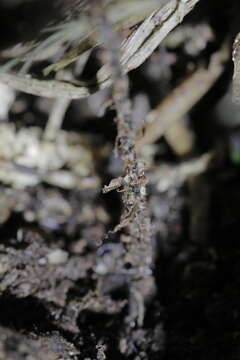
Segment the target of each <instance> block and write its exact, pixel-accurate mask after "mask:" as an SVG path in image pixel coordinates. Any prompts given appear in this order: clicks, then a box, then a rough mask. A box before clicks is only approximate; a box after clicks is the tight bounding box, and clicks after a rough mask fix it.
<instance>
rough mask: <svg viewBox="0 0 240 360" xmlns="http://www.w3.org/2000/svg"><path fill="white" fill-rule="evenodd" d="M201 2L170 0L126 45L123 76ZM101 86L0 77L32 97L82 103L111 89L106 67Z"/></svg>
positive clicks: (19, 76)
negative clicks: (93, 86) (87, 98)
mask: <svg viewBox="0 0 240 360" xmlns="http://www.w3.org/2000/svg"><path fill="white" fill-rule="evenodd" d="M199 1H200V0H169V1H168V3H167V4H166V5H164V6H163V4H165V1H164V2H161V7H160V8H159V10H158V11H155V12H154V13H153V14H152V15H150V17H149V18H147V19H146V20H145V21H144V23H143V24H142V25H140V27H139V28H138V29H137V30H136V31H135V32H134V33H133V35H132V36H130V38H129V39H128V40H127V41H126V42H125V43H124V44H123V47H122V56H121V62H122V65H123V71H124V73H127V72H128V71H130V70H133V69H135V68H136V67H138V66H139V65H141V64H142V63H143V62H144V61H145V60H146V59H147V58H148V57H149V56H150V55H151V54H152V52H153V51H154V50H155V49H156V47H157V46H158V45H159V44H160V43H161V41H162V40H163V39H164V38H165V37H166V36H167V35H168V33H169V32H170V31H171V30H172V29H173V28H174V27H176V26H177V25H178V24H179V23H180V22H181V21H182V20H183V18H184V16H185V15H187V14H188V13H189V12H190V11H191V10H192V9H193V7H194V6H195V5H196V4H197V3H198V2H199ZM97 79H98V84H97V86H96V87H95V89H93V88H92V89H89V87H88V85H87V84H76V85H75V84H74V83H71V82H68V83H67V82H63V81H58V80H50V81H49V80H38V79H33V78H31V77H30V76H23V75H15V74H9V73H0V81H1V82H3V83H5V84H7V85H9V86H11V87H13V88H15V89H17V90H20V91H24V92H26V93H29V94H33V95H37V96H43V97H50V98H56V97H66V98H69V99H78V98H79V99H80V98H85V97H87V96H89V95H90V94H91V93H92V92H94V91H96V90H97V89H102V88H105V87H107V86H110V85H111V83H112V80H111V73H110V72H109V69H108V67H105V66H104V67H103V68H102V69H100V71H99V72H98V74H97Z"/></svg>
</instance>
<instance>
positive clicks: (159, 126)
mask: <svg viewBox="0 0 240 360" xmlns="http://www.w3.org/2000/svg"><path fill="white" fill-rule="evenodd" d="M228 58H229V45H228V43H225V44H224V45H223V47H222V48H221V49H220V50H219V51H217V52H216V53H214V54H213V55H212V57H211V59H210V63H209V66H208V68H207V69H205V68H203V67H199V68H198V69H197V70H196V71H195V72H194V73H193V74H192V75H190V76H189V77H188V78H187V79H186V80H185V81H184V82H183V83H182V84H181V85H180V86H178V87H177V88H176V89H174V90H173V92H172V93H171V94H170V95H168V96H167V98H166V99H165V100H163V101H162V102H161V103H160V104H159V105H158V106H157V108H156V109H154V110H153V111H151V112H150V113H149V114H148V116H147V120H146V124H145V129H144V135H143V137H142V138H141V139H139V140H138V141H137V144H136V148H137V150H138V151H139V150H140V149H141V148H142V146H144V145H146V144H151V143H153V142H155V141H156V140H158V139H159V138H160V137H161V136H162V135H164V132H165V131H166V129H167V128H168V127H169V126H171V125H172V124H173V123H174V122H175V121H178V120H179V119H182V118H183V117H184V115H186V113H188V111H189V110H190V109H191V108H192V107H193V105H195V104H196V103H197V102H198V101H199V100H200V99H201V98H202V96H203V95H204V94H206V92H207V91H208V90H209V89H210V88H211V87H212V85H213V84H214V83H215V82H216V80H217V79H218V78H219V76H220V75H221V74H222V72H223V70H224V62H225V61H227V60H228Z"/></svg>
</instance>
